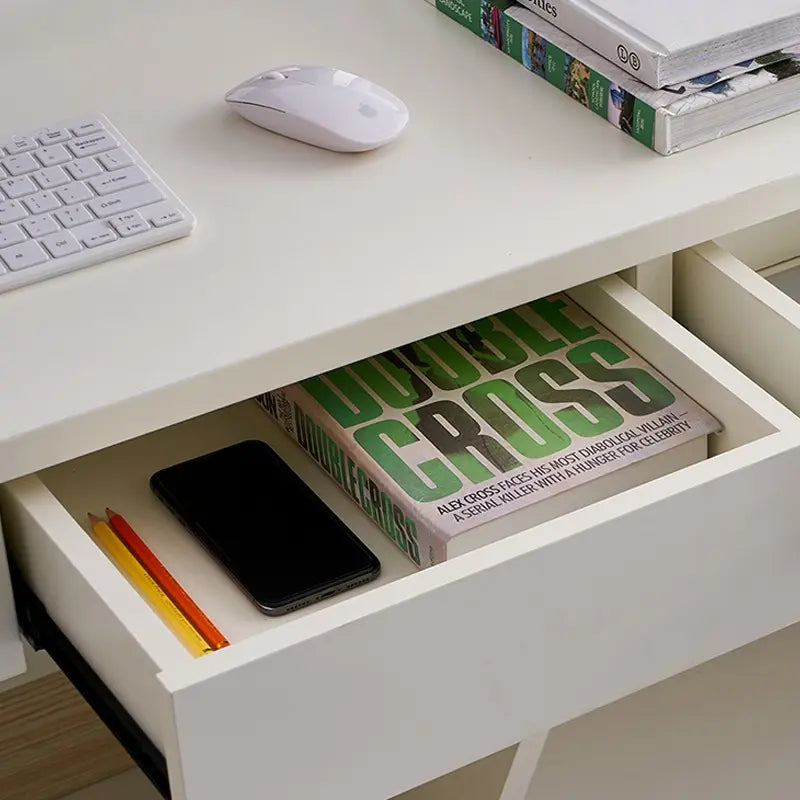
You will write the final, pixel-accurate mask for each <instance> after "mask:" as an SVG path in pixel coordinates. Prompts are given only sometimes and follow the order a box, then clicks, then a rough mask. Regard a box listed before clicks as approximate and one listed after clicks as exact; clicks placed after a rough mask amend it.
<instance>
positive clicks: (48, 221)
mask: <svg viewBox="0 0 800 800" xmlns="http://www.w3.org/2000/svg"><path fill="white" fill-rule="evenodd" d="M22 227H23V228H25V231H26V232H27V234H28V236H31V237H33V238H34V239H38V238H39V237H40V236H46V235H47V234H48V233H55V232H56V231H57V230H58V223H57V222H56V221H55V220H54V219H53V218H52V217H51V216H50V215H49V214H40V215H39V216H38V217H28V219H26V220H25V222H23V223H22Z"/></svg>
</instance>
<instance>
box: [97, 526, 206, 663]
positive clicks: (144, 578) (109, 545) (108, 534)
mask: <svg viewBox="0 0 800 800" xmlns="http://www.w3.org/2000/svg"><path fill="white" fill-rule="evenodd" d="M89 521H90V522H91V523H92V531H93V532H94V539H95V541H96V542H97V544H98V545H99V546H100V549H101V550H102V551H103V552H104V553H105V554H106V555H107V556H108V558H109V559H110V560H111V561H112V562H113V563H114V564H116V566H117V568H118V569H119V570H120V572H122V574H123V575H124V576H125V577H126V578H127V579H128V580H129V581H130V583H131V584H132V585H133V587H134V588H135V589H138V591H139V593H140V594H141V595H142V596H143V597H144V598H145V600H147V602H148V603H149V604H150V606H151V607H152V609H153V611H155V612H156V613H157V614H158V615H159V616H160V617H161V619H162V620H163V621H164V623H165V624H166V625H167V626H168V627H169V629H170V630H171V631H172V632H173V633H174V634H175V635H176V636H177V637H178V638H179V639H180V640H181V641H182V642H183V644H184V645H186V647H187V649H188V650H189V651H190V652H191V653H192V654H193V655H195V656H202V655H205V654H206V653H212V652H213V649H212V648H211V646H210V645H209V644H208V642H207V641H206V640H205V639H204V638H203V637H202V636H201V635H200V634H199V633H198V631H197V629H196V628H195V627H194V626H193V625H192V623H191V622H189V620H188V619H186V617H185V616H184V615H183V614H181V612H180V610H179V609H178V607H177V606H176V605H175V603H173V602H172V600H170V599H169V597H168V596H167V595H166V594H165V593H164V590H163V589H162V588H161V587H160V586H159V585H158V584H157V583H156V582H155V581H154V580H153V577H152V576H151V575H150V573H149V572H148V571H147V570H146V569H145V568H144V567H143V566H142V565H141V564H140V563H139V562H138V561H137V560H136V558H135V556H134V555H133V553H131V551H130V550H128V548H127V547H125V545H124V544H123V542H122V540H121V539H119V538H118V537H117V535H116V533H114V531H113V530H112V529H111V527H110V526H109V524H108V523H107V522H106V521H105V520H104V519H100V517H96V516H95V515H94V514H89Z"/></svg>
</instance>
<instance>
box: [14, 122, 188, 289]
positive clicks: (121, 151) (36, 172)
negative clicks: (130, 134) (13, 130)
mask: <svg viewBox="0 0 800 800" xmlns="http://www.w3.org/2000/svg"><path fill="white" fill-rule="evenodd" d="M194 224H195V220H194V216H193V215H192V213H191V212H190V211H189V209H188V208H186V206H185V205H184V204H183V203H182V202H181V201H180V200H179V199H178V198H177V197H176V196H175V194H173V192H171V191H170V190H169V188H168V187H167V185H166V184H165V183H164V181H162V180H161V178H159V177H158V175H156V173H155V172H153V170H152V169H151V168H150V167H149V166H148V165H147V163H146V162H145V161H144V159H143V158H142V157H141V156H140V155H139V154H138V153H137V152H136V151H135V150H134V149H133V147H131V145H130V144H129V142H128V141H127V140H126V139H125V137H124V136H122V134H121V133H120V132H119V131H118V130H117V129H116V128H115V127H114V126H113V125H112V124H111V123H110V122H109V120H108V119H107V118H106V117H104V116H103V115H102V114H97V115H93V116H88V117H78V118H76V119H70V120H65V121H63V122H58V123H55V124H54V125H48V126H47V127H42V128H37V129H36V130H32V131H28V132H26V133H20V134H16V135H13V136H9V137H6V138H3V137H0V292H4V291H7V290H8V289H15V288H16V287H18V286H22V285H24V284H28V283H34V282H36V281H41V280H44V279H45V278H50V277H53V276H54V275H60V274H62V273H64V272H72V271H73V270H76V269H81V268H83V267H87V266H89V265H90V264H97V263H99V262H101V261H107V260H108V259H111V258H116V257H117V256H121V255H125V254H127V253H132V252H134V251H136V250H142V249H144V248H145V247H151V246H152V245H155V244H161V243H162V242H167V241H169V240H171V239H177V238H178V237H180V236H186V235H187V234H188V233H190V231H191V230H192V228H193V227H194Z"/></svg>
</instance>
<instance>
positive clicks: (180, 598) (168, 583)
mask: <svg viewBox="0 0 800 800" xmlns="http://www.w3.org/2000/svg"><path fill="white" fill-rule="evenodd" d="M106 514H107V515H108V521H109V523H110V524H111V527H112V528H113V529H114V532H115V533H116V534H117V536H119V538H120V539H122V541H123V542H124V543H125V546H126V547H127V548H128V549H129V550H130V551H131V553H133V555H134V556H136V558H137V559H138V560H139V563H140V564H141V565H142V566H143V567H144V568H145V569H146V570H147V571H148V572H149V573H150V575H151V576H152V578H153V580H155V581H156V583H158V584H159V586H161V588H162V589H163V590H164V594H166V595H167V597H169V599H170V600H172V602H173V603H175V605H176V606H177V607H178V608H179V609H180V611H181V613H182V614H183V615H184V616H185V617H186V619H188V620H189V622H191V623H192V625H194V627H195V628H197V631H198V633H200V635H201V636H202V637H203V638H204V639H205V640H206V641H207V642H208V643H209V644H210V645H211V647H213V648H214V649H215V650H219V649H221V648H223V647H227V646H228V645H229V644H230V642H229V641H228V640H227V639H226V638H225V637H224V636H223V635H222V634H221V633H220V631H219V630H218V629H217V627H216V626H215V625H214V623H213V622H211V620H210V619H209V618H208V617H207V616H206V615H205V614H204V613H203V612H202V611H201V610H200V609H199V608H198V607H197V604H196V603H195V602H194V600H192V598H191V597H189V595H188V594H186V592H185V591H184V589H183V587H182V586H181V585H180V584H179V583H178V581H176V580H175V578H173V577H172V575H170V573H169V571H168V570H167V568H166V567H165V566H164V565H163V564H162V563H161V562H160V561H159V560H158V558H157V557H156V555H155V553H153V551H152V550H151V549H150V548H149V547H148V546H147V545H146V544H145V543H144V542H143V541H142V540H141V539H140V538H139V535H138V534H137V533H136V531H134V529H133V528H132V527H131V526H130V525H129V524H128V522H127V521H126V520H125V518H124V517H123V516H122V515H121V514H118V513H117V512H116V511H112V510H111V509H110V508H107V509H106Z"/></svg>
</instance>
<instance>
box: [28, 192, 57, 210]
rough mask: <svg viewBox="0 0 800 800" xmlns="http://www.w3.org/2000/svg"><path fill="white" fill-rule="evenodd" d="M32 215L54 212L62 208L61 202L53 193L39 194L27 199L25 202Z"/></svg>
mask: <svg viewBox="0 0 800 800" xmlns="http://www.w3.org/2000/svg"><path fill="white" fill-rule="evenodd" d="M22 202H23V203H25V205H26V206H27V207H28V210H29V211H30V212H31V214H43V213H44V212H45V211H53V209H56V208H60V207H61V202H60V201H59V199H58V198H57V197H56V196H55V195H54V194H53V193H52V192H47V191H45V192H39V193H38V194H32V195H30V196H28V197H26V198H25V199H24V200H23V201H22Z"/></svg>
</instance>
